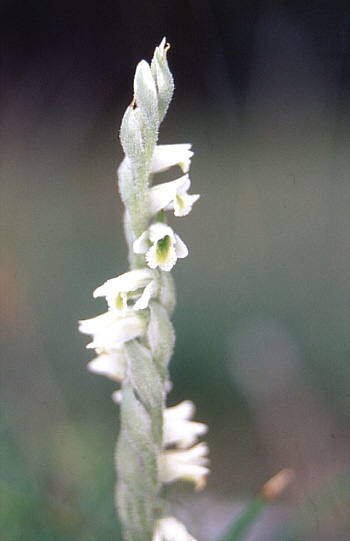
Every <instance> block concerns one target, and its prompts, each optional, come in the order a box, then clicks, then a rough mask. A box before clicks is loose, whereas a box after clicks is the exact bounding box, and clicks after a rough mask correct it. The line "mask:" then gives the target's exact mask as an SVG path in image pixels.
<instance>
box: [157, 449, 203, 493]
mask: <svg viewBox="0 0 350 541" xmlns="http://www.w3.org/2000/svg"><path fill="white" fill-rule="evenodd" d="M208 452H209V449H208V445H207V444H206V443H204V442H201V443H198V444H197V445H195V446H194V447H191V448H190V449H186V450H168V451H164V453H163V454H162V456H161V459H160V478H161V480H162V482H163V483H172V482H173V481H177V480H178V479H183V480H185V481H190V482H192V483H194V485H195V489H196V490H201V489H202V488H204V486H205V483H206V477H207V475H208V474H209V473H210V470H209V468H208V467H207V466H208V464H209V460H208V458H207V456H206V455H207V454H208Z"/></svg>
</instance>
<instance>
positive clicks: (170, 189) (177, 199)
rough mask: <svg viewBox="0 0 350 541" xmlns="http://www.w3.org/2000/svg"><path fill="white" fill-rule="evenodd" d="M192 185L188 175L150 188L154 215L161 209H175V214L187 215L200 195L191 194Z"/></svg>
mask: <svg viewBox="0 0 350 541" xmlns="http://www.w3.org/2000/svg"><path fill="white" fill-rule="evenodd" d="M190 186H191V181H190V179H189V177H188V175H184V176H183V177H180V178H178V179H176V180H173V181H171V182H165V183H164V184H157V185H156V186H153V188H151V190H150V210H151V214H152V215H154V214H156V213H157V212H159V211H160V210H173V211H174V214H175V216H186V215H187V214H189V212H190V211H191V210H192V205H193V204H194V203H195V202H196V201H197V199H199V195H198V194H197V195H189V194H188V193H187V191H188V190H189V188H190Z"/></svg>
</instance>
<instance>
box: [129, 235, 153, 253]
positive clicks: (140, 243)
mask: <svg viewBox="0 0 350 541" xmlns="http://www.w3.org/2000/svg"><path fill="white" fill-rule="evenodd" d="M148 248H149V243H148V230H147V231H144V232H143V233H142V235H141V236H140V237H139V238H138V239H136V240H135V241H134V243H133V250H134V254H145V253H146V252H147V250H148Z"/></svg>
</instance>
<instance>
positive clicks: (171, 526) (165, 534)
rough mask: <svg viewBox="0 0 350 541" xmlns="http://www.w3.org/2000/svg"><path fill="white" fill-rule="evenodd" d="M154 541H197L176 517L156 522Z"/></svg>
mask: <svg viewBox="0 0 350 541" xmlns="http://www.w3.org/2000/svg"><path fill="white" fill-rule="evenodd" d="M152 541H196V540H195V538H194V537H193V536H192V535H191V534H190V533H189V532H188V531H187V530H186V528H185V526H184V525H183V524H182V523H181V522H180V521H179V520H177V519H176V518H174V517H165V518H161V519H158V520H157V521H156V526H155V530H154V534H153V539H152Z"/></svg>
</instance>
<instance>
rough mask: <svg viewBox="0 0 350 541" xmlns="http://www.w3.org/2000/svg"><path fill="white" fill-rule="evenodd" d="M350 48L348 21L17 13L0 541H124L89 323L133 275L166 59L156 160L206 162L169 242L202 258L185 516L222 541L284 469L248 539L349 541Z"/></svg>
mask: <svg viewBox="0 0 350 541" xmlns="http://www.w3.org/2000/svg"><path fill="white" fill-rule="evenodd" d="M349 32H350V23H349V3H348V2H345V1H344V2H342V1H340V0H339V1H322V0H319V1H316V2H315V1H311V0H305V1H291V0H290V1H280V2H278V1H267V0H266V1H263V0H261V1H249V0H245V1H242V0H236V1H235V0H219V1H217V2H216V1H214V0H183V1H181V0H178V1H171V0H170V1H169V2H164V1H163V2H160V1H158V0H157V1H148V2H147V1H135V0H131V1H130V0H129V1H118V0H115V1H113V2H111V1H109V0H108V1H104V0H102V1H92V0H84V1H83V0H75V1H64V0H62V1H58V0H51V1H39V0H36V1H35V0H34V1H28V2H23V1H15V0H2V2H1V56H2V62H1V265H0V276H1V305H2V307H1V357H2V364H1V380H2V391H1V406H2V425H1V441H0V443H1V455H0V458H1V494H0V496H1V506H0V507H1V525H0V539H1V540H4V541H29V540H34V539H35V540H48V539H50V540H56V539H57V540H67V541H68V540H69V541H94V540H97V539H103V540H112V539H113V540H115V539H120V531H119V526H118V521H117V519H116V517H115V513H114V509H113V490H114V482H115V478H114V466H113V452H114V446H115V441H116V436H117V430H118V409H117V407H116V406H115V405H114V404H113V403H112V402H111V400H110V398H109V396H110V394H111V393H112V391H113V390H114V388H115V387H114V385H113V383H112V382H110V381H108V380H106V379H104V378H102V377H101V378H99V377H97V376H94V375H92V374H90V373H88V372H87V370H86V369H85V365H86V363H87V362H88V360H89V359H91V352H89V351H86V350H85V349H84V347H85V344H86V337H84V336H81V335H79V334H78V332H77V320H78V319H84V318H87V317H91V316H93V315H97V314H98V313H100V312H102V311H103V310H104V309H105V305H104V303H103V301H102V300H101V301H96V300H93V299H92V296H91V293H92V291H93V290H94V289H95V288H96V287H97V286H98V285H99V284H101V283H103V282H104V281H105V280H106V279H108V278H110V277H113V276H116V275H118V274H120V273H122V272H125V271H126V270H127V254H126V248H125V243H124V240H123V231H122V206H121V203H120V201H119V196H118V192H117V188H116V182H115V177H116V169H117V167H118V164H119V163H120V161H121V159H122V151H121V148H120V144H119V140H118V131H119V126H120V121H121V118H122V115H123V112H124V110H125V108H126V106H127V105H128V103H129V102H130V100H131V97H132V83H133V74H134V71H135V67H136V65H137V63H138V61H139V60H140V59H142V58H145V59H147V60H151V58H152V54H153V50H154V48H155V46H156V45H158V44H159V43H160V41H161V39H162V38H163V36H166V38H167V40H168V41H169V42H170V43H171V49H170V51H169V55H168V59H169V64H170V67H171V70H172V72H173V74H174V78H175V83H176V90H175V95H174V99H173V102H172V105H171V107H170V109H169V112H168V114H167V117H166V119H165V121H164V123H163V124H162V126H161V130H160V142H162V143H176V142H191V143H192V144H193V149H194V151H195V156H194V159H193V162H192V167H191V180H192V192H193V193H197V192H198V193H201V199H200V201H199V203H197V205H196V206H195V208H194V210H193V212H192V213H191V214H190V216H189V217H187V218H185V219H183V220H180V221H179V222H177V221H176V220H174V219H171V220H172V225H174V227H176V230H177V231H178V232H179V234H180V235H181V237H182V238H183V239H184V241H185V242H186V244H187V245H188V247H189V252H190V253H189V257H188V258H187V259H185V260H183V261H180V262H179V263H178V264H177V266H176V268H175V271H174V277H175V280H176V283H177V286H178V306H177V309H176V313H175V317H174V324H175V327H176V331H177V343H176V349H175V353H174V357H173V361H172V365H171V374H172V379H173V382H174V390H173V391H172V393H171V394H170V396H169V402H170V403H175V402H177V401H179V400H182V399H185V398H190V399H192V400H194V402H195V403H196V405H197V418H198V420H202V421H204V422H206V423H207V424H209V425H210V431H209V434H208V442H209V445H210V447H211V459H212V474H211V477H210V479H209V482H208V487H207V489H206V490H205V492H204V493H203V495H195V496H192V492H191V491H190V490H187V488H186V487H180V488H177V489H175V490H171V491H170V497H171V498H172V500H173V505H174V507H175V511H174V512H176V513H177V515H178V516H182V517H183V518H184V520H185V521H186V523H187V524H188V526H189V528H191V531H192V532H193V534H194V535H196V536H198V539H200V540H202V541H206V540H208V541H209V540H211V539H215V538H217V536H218V534H219V532H220V531H222V530H223V529H224V528H225V526H226V525H227V524H228V522H229V521H230V519H231V518H232V516H233V515H234V514H235V513H236V512H237V510H238V509H239V508H240V506H241V504H242V503H243V502H245V501H246V500H248V499H249V498H251V497H252V496H253V495H254V494H255V493H256V492H257V491H258V490H259V487H261V485H262V484H263V483H264V482H265V481H266V480H267V479H268V478H269V477H271V476H272V475H273V474H275V473H276V472H277V471H278V470H280V469H281V468H283V467H287V466H288V467H292V468H294V470H295V480H294V482H293V484H292V485H291V486H290V487H289V489H288V490H287V492H286V494H285V496H284V497H283V498H282V499H281V500H280V501H279V502H278V503H277V504H276V505H275V506H271V508H270V509H269V510H268V511H266V513H265V514H264V516H263V518H262V520H261V522H259V524H258V525H257V527H256V528H255V529H254V530H253V531H252V532H251V535H250V537H249V539H250V540H253V539H259V540H260V541H261V540H262V541H263V540H267V539H275V538H276V539H279V540H281V539H283V540H286V541H287V540H288V541H301V540H304V539H305V540H313V539H315V540H317V541H322V540H325V541H326V540H327V541H331V540H333V539H334V540H337V541H339V540H342V539H344V540H345V539H347V535H348V525H347V524H348V523H347V520H348V517H347V509H348V503H349V499H350V488H349V480H348V477H347V474H346V472H347V471H349V461H348V453H349V433H348V424H349V420H350V418H349V417H350V416H349V358H350V356H349V334H350V333H349V285H350V281H349V232H350V231H349V229H350V228H349V219H348V209H349V202H350V198H349V180H350V163H349V162H350V159H349V156H350V148H349V143H350V129H349V127H350V123H349V120H350V107H349V105H350V94H349V88H350V60H349V44H350V40H349ZM175 175H179V171H175V172H174V178H175ZM187 514H188V516H186V515H187Z"/></svg>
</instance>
